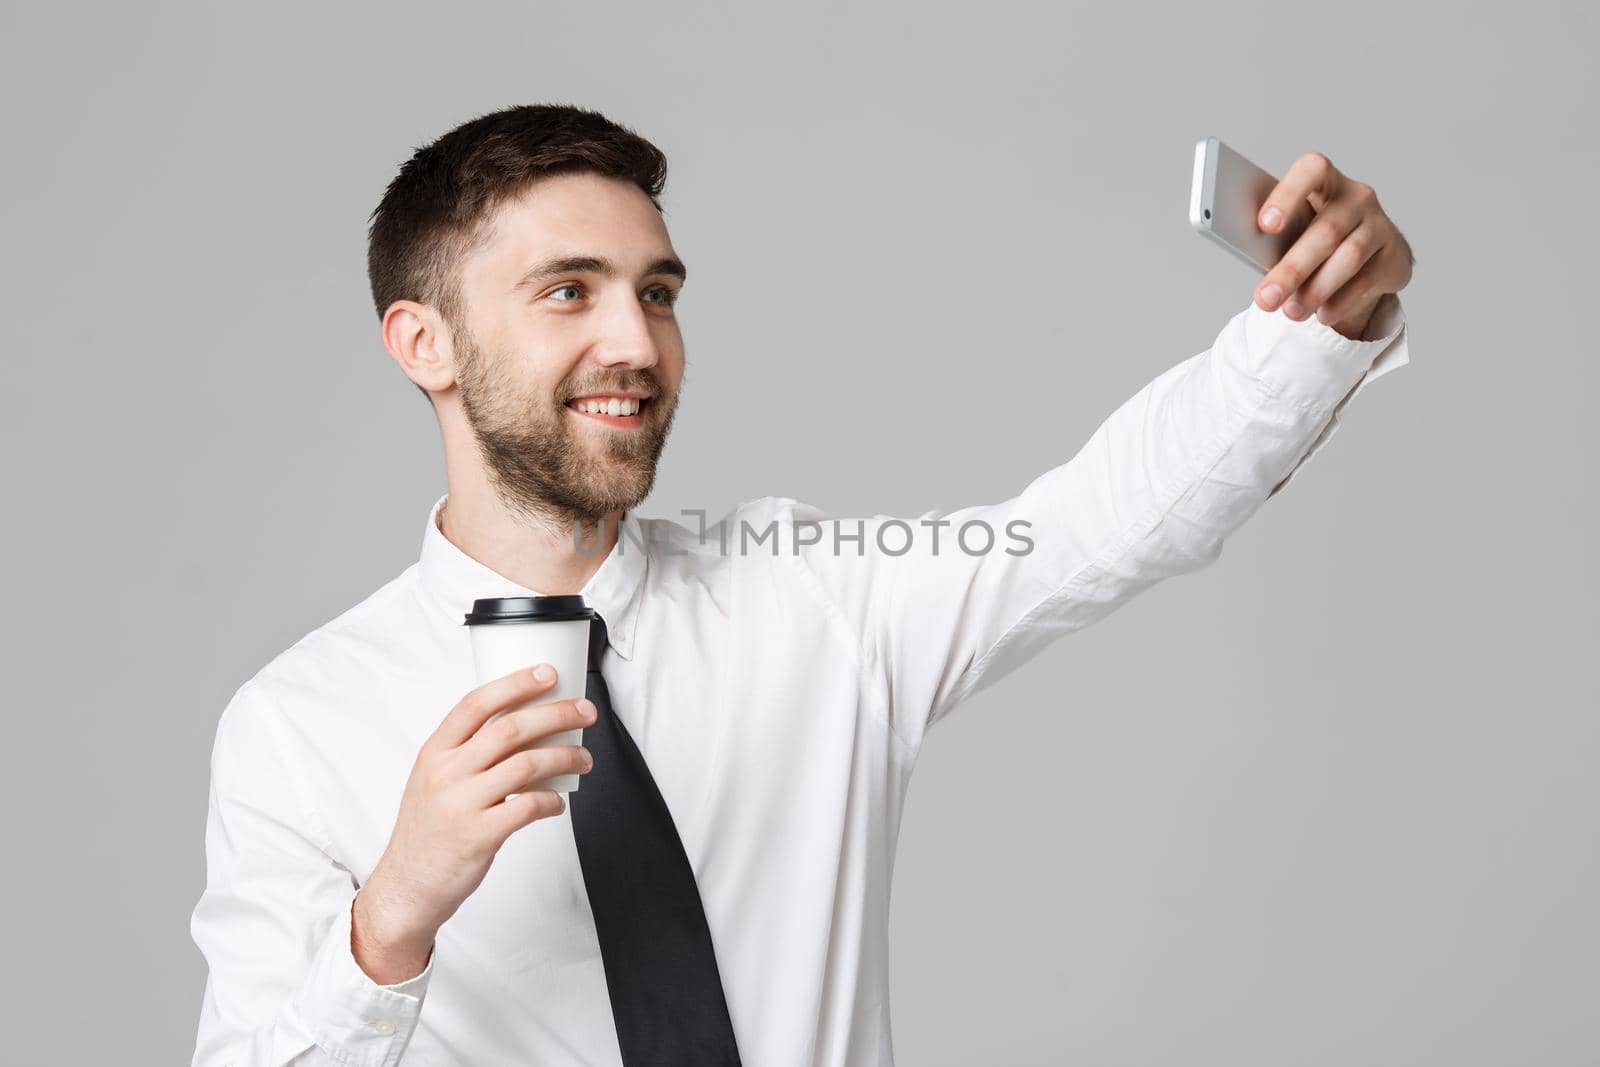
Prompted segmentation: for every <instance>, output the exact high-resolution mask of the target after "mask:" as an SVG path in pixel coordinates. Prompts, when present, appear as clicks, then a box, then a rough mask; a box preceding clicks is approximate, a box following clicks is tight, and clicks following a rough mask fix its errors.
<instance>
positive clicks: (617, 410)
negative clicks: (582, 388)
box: [574, 396, 640, 415]
mask: <svg viewBox="0 0 1600 1067" xmlns="http://www.w3.org/2000/svg"><path fill="white" fill-rule="evenodd" d="M639 404H640V401H638V400H636V399H634V398H632V397H627V398H623V397H617V396H614V397H610V398H608V399H606V400H595V399H592V398H591V399H588V400H579V401H578V402H577V403H576V404H575V405H574V406H575V407H577V409H578V410H579V411H587V412H589V413H590V414H591V415H637V414H638V413H639Z"/></svg>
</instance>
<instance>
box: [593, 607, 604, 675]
mask: <svg viewBox="0 0 1600 1067" xmlns="http://www.w3.org/2000/svg"><path fill="white" fill-rule="evenodd" d="M605 652H606V620H604V619H602V618H601V617H600V613H599V612H595V615H594V618H592V619H590V620H589V670H591V671H597V670H599V669H600V657H601V656H603V655H605Z"/></svg>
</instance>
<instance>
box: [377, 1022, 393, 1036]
mask: <svg viewBox="0 0 1600 1067" xmlns="http://www.w3.org/2000/svg"><path fill="white" fill-rule="evenodd" d="M372 1028H373V1029H374V1030H376V1031H378V1033H380V1034H383V1035H384V1036H385V1037H387V1036H388V1035H390V1034H392V1033H394V1023H392V1022H390V1021H389V1020H388V1019H379V1020H378V1021H377V1022H375V1023H373V1024H372Z"/></svg>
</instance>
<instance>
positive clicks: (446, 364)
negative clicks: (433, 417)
mask: <svg viewBox="0 0 1600 1067" xmlns="http://www.w3.org/2000/svg"><path fill="white" fill-rule="evenodd" d="M381 329H382V333H383V347H384V348H387V349H388V350H389V355H391V356H393V357H394V361H395V362H396V363H398V364H400V369H401V370H403V371H405V375H406V377H407V378H410V379H411V380H412V381H413V382H416V383H417V384H418V385H420V386H421V387H422V388H424V389H426V390H427V391H428V392H429V393H438V392H443V391H444V390H446V389H448V388H450V387H451V386H452V385H454V384H455V381H456V363H455V348H454V346H453V345H452V344H451V340H450V330H449V328H448V327H447V326H446V325H445V321H444V319H443V318H442V317H441V316H440V315H439V313H438V312H437V311H435V310H434V309H433V308H431V307H429V306H428V305H426V304H419V303H417V302H416V301H414V300H396V301H395V302H394V303H392V304H390V305H389V309H388V310H387V311H385V312H384V313H383V325H382V327H381Z"/></svg>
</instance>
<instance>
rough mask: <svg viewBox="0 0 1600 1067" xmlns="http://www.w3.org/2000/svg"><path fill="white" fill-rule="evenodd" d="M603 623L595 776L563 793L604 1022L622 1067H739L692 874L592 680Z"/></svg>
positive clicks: (588, 743)
mask: <svg viewBox="0 0 1600 1067" xmlns="http://www.w3.org/2000/svg"><path fill="white" fill-rule="evenodd" d="M605 648H606V623H605V620H604V619H602V618H601V617H600V616H599V615H596V616H595V617H594V620H593V621H592V622H591V623H590V624H589V679H588V686H587V691H586V692H585V694H584V695H585V696H587V697H588V698H589V699H590V700H591V701H593V702H594V706H595V710H596V715H595V721H594V725H592V726H586V727H584V730H583V746H584V747H585V748H587V749H588V750H589V751H590V753H592V754H593V756H594V767H593V768H592V769H591V770H590V771H589V772H588V773H587V774H585V775H584V776H583V778H582V784H581V785H580V786H579V788H578V789H577V790H576V791H574V792H572V793H568V794H567V803H568V806H569V807H570V808H571V811H572V833H573V836H574V837H575V838H576V839H577V844H578V862H579V865H580V866H581V867H582V868H583V882H584V887H585V889H587V890H588V894H589V907H590V910H591V911H593V912H594V925H595V930H596V932H597V933H598V934H599V938H600V956H601V959H602V960H603V961H604V963H605V969H606V986H607V988H608V990H609V992H610V994H611V1014H612V1016H613V1017H614V1018H615V1020H616V1024H617V1042H618V1045H619V1046H620V1047H621V1049H622V1062H623V1063H624V1064H626V1065H627V1067H677V1065H679V1064H683V1065H691V1064H692V1065H694V1067H738V1064H739V1049H738V1047H737V1045H735V1044H734V1040H733V1023H732V1021H731V1020H730V1019H729V1018H728V1004H727V1001H726V1000H725V999H724V997H723V993H722V979H721V977H720V976H719V974H718V973H717V957H716V953H715V952H714V951H713V949H712V946H711V930H710V928H709V927H708V926H707V925H706V916H705V911H704V910H703V909H702V908H701V906H700V890H699V888H698V887H697V886H696V885H695V881H694V869H693V868H692V867H690V866H689V857H688V856H687V855H685V854H684V851H683V842H682V841H680V840H679V839H678V828H677V827H676V826H675V825H674V824H673V822H672V813H671V812H670V811H668V810H667V803H666V801H665V800H663V799H662V798H661V791H660V790H659V789H657V788H656V782H655V779H654V778H652V777H651V776H650V768H649V767H647V766H646V765H645V762H644V757H643V756H641V755H640V754H639V748H638V746H637V745H635V744H634V743H633V738H632V737H630V736H628V731H627V730H626V729H625V728H624V727H623V725H622V720H620V719H618V718H617V716H616V715H615V714H614V713H613V712H612V708H611V694H610V693H609V692H608V691H607V690H606V680H605V679H604V678H602V677H601V676H600V657H601V655H602V653H604V652H605Z"/></svg>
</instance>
